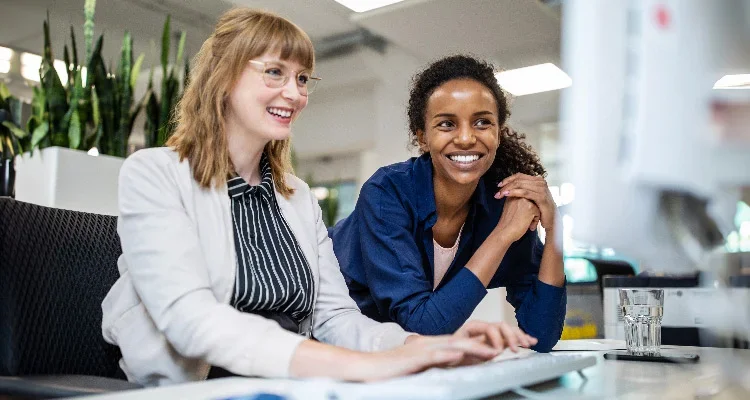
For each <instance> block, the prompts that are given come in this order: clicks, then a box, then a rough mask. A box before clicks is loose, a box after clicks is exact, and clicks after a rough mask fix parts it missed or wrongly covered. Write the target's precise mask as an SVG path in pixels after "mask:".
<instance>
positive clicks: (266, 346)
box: [102, 148, 409, 386]
mask: <svg viewBox="0 0 750 400" xmlns="http://www.w3.org/2000/svg"><path fill="white" fill-rule="evenodd" d="M287 181H288V184H289V185H290V186H291V187H293V188H294V189H295V192H294V194H293V195H292V196H291V197H290V198H289V199H286V198H284V197H283V196H281V195H280V194H279V193H278V192H277V193H276V198H277V200H278V203H279V206H280V209H281V213H282V214H283V215H284V218H285V219H286V221H287V222H288V223H289V226H290V227H291V229H292V231H293V232H294V234H295V236H296V238H297V241H298V242H299V244H300V247H301V248H302V251H303V252H304V254H305V257H306V258H307V261H308V263H309V264H310V268H311V269H312V274H313V278H314V283H315V291H316V293H315V302H314V304H315V305H314V310H313V313H312V317H311V319H312V322H311V324H312V325H311V328H312V333H313V335H314V336H315V338H317V339H318V340H320V341H321V342H325V343H330V344H333V345H337V346H343V347H346V348H350V349H355V350H361V351H378V350H386V349H390V348H393V347H396V346H398V345H401V344H403V343H404V340H405V339H406V337H407V336H408V335H409V333H407V332H405V331H404V330H403V329H401V327H399V326H398V325H396V324H393V323H385V324H381V323H378V322H375V321H373V320H371V319H369V318H367V317H365V316H363V315H362V314H361V313H360V311H359V309H358V308H357V305H356V303H355V302H354V301H353V300H352V299H351V298H350V297H349V292H348V289H347V287H346V283H345V282H344V278H343V276H342V275H341V272H340V271H339V265H338V262H337V260H336V257H335V256H334V253H333V247H332V244H331V240H330V239H329V238H328V235H327V232H326V229H325V226H324V225H323V221H322V218H321V211H320V207H319V206H318V202H317V200H316V199H315V197H314V196H313V195H312V193H311V192H310V189H309V187H308V186H307V185H306V184H305V183H304V182H303V181H302V180H300V179H298V178H296V177H294V176H292V175H288V176H287ZM119 187H120V189H119V211H120V216H119V219H118V222H117V231H118V233H119V235H120V240H121V242H122V250H123V254H122V255H121V256H120V259H119V260H118V268H119V270H120V278H119V279H118V280H117V282H116V283H115V284H114V286H113V287H112V289H111V290H110V291H109V294H107V297H106V298H105V299H104V302H103V303H102V311H103V315H104V316H103V320H102V333H103V335H104V339H105V340H106V341H107V342H109V343H112V344H115V345H117V346H119V347H120V350H121V352H122V359H121V360H120V366H121V367H122V369H123V371H125V374H126V375H127V377H128V379H129V380H130V381H135V382H138V383H140V384H143V385H146V386H154V385H161V384H169V383H178V382H185V381H192V380H200V379H205V378H206V376H207V375H208V370H209V368H210V366H211V365H215V366H219V367H222V368H225V369H227V370H228V371H231V372H233V373H235V374H239V375H247V376H262V377H286V376H288V375H289V364H290V361H291V358H292V355H293V353H294V351H295V349H296V348H297V346H298V345H299V344H300V343H301V342H302V341H303V340H305V337H304V336H301V335H297V334H294V333H291V332H289V331H286V330H284V329H282V328H281V327H280V326H279V325H278V324H277V323H276V322H275V321H272V320H268V319H265V318H263V317H260V316H257V315H254V314H248V313H243V312H240V311H237V310H236V309H234V308H233V307H232V306H230V305H229V301H230V298H231V296H232V291H233V290H234V281H235V274H236V270H237V264H236V256H235V248H234V236H233V235H234V233H233V230H232V217H231V209H230V207H231V204H230V201H231V200H230V198H229V195H228V194H227V189H226V185H224V186H223V187H221V188H218V189H204V188H201V187H200V186H199V185H198V183H197V182H196V181H195V179H193V176H192V172H191V170H190V166H189V164H188V161H187V160H185V161H183V162H180V161H179V157H178V155H177V154H176V153H175V152H174V151H172V150H171V149H168V148H154V149H146V150H141V151H138V152H137V153H135V154H133V155H131V156H130V157H128V159H127V160H125V163H124V164H123V166H122V169H121V171H120V180H119Z"/></svg>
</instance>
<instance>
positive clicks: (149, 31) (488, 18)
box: [0, 0, 560, 127]
mask: <svg viewBox="0 0 750 400" xmlns="http://www.w3.org/2000/svg"><path fill="white" fill-rule="evenodd" d="M83 3H84V0H24V1H11V0H0V7H2V9H3V12H2V13H0V45H5V46H9V47H13V48H17V49H22V50H26V51H30V52H35V53H40V52H41V49H42V45H43V37H42V21H43V19H44V16H45V14H46V12H47V11H49V14H50V20H51V36H52V41H53V52H55V54H56V57H57V58H62V47H63V44H64V43H66V42H67V43H69V41H70V39H69V37H70V33H69V31H70V26H71V25H72V26H74V28H75V32H76V35H77V38H78V42H79V44H78V47H79V54H80V53H81V52H82V47H83V46H82V45H81V42H82V25H83ZM553 3H554V2H553ZM235 5H238V6H247V7H257V8H263V9H267V10H271V11H274V12H276V13H279V14H281V15H282V16H284V17H287V18H289V19H290V20H292V21H294V22H295V23H296V24H298V25H299V26H300V27H301V28H302V29H304V30H305V31H306V32H307V33H308V34H309V35H310V37H311V38H312V39H313V42H316V43H318V44H320V43H322V41H324V40H325V39H326V38H329V37H331V36H334V35H340V34H345V33H347V32H352V31H354V30H356V29H357V28H358V27H364V28H366V29H367V30H369V31H370V32H371V33H373V34H375V35H378V36H381V37H383V38H385V39H386V40H387V41H388V42H389V44H391V45H394V46H398V47H399V48H400V49H401V50H403V51H405V52H406V53H409V54H411V55H412V56H414V57H415V58H416V59H418V60H419V61H420V62H421V63H427V62H429V61H430V60H432V59H435V58H438V57H440V56H442V55H446V54H451V53H456V52H469V53H473V54H476V55H478V56H481V57H484V58H487V59H489V60H491V61H493V62H495V63H496V64H497V65H498V66H499V67H501V68H504V69H509V68H516V67H521V66H527V65H532V64H538V63H542V62H553V63H556V64H558V65H559V58H560V57H559V54H560V16H559V7H556V6H553V7H549V6H547V5H545V2H543V1H539V0H406V1H404V2H402V3H398V4H395V5H392V6H388V7H384V8H381V9H377V10H373V11H370V12H367V13H361V14H356V13H352V12H350V11H349V10H348V9H347V8H345V7H344V6H341V5H340V4H338V3H336V2H335V1H333V0H285V1H278V0H231V1H222V0H99V1H98V2H97V9H96V17H95V18H96V19H95V24H96V25H95V32H96V34H97V35H99V34H101V33H102V32H103V31H104V32H105V51H104V55H105V59H110V60H117V59H119V54H118V49H119V47H120V41H121V38H122V35H123V32H124V31H125V30H128V31H130V32H131V33H132V34H133V37H134V41H135V43H134V53H135V54H136V55H137V54H140V53H144V54H146V61H145V63H144V69H145V68H148V67H149V66H151V65H154V64H156V63H158V62H159V61H158V59H159V52H160V47H159V45H158V43H159V42H160V40H161V39H160V38H161V31H162V26H163V23H164V18H165V15H166V14H170V15H171V16H172V30H173V35H174V36H175V37H176V36H177V35H178V33H177V32H179V31H181V30H185V31H186V32H187V43H186V54H188V55H192V54H195V53H196V52H197V51H198V49H199V48H200V45H201V44H202V42H203V41H204V40H205V38H206V37H207V36H208V35H209V33H210V32H211V30H212V27H213V24H214V22H215V21H216V19H217V18H218V16H219V15H221V13H223V12H224V11H226V10H227V9H229V8H231V7H232V6H235ZM175 42H176V40H173V46H174V43H175ZM152 43H153V44H152ZM346 57H348V56H347V55H343V56H342V57H340V58H339V59H338V61H337V60H328V59H326V60H323V61H321V63H320V64H321V65H320V67H321V69H325V67H326V66H325V64H326V63H332V64H333V63H336V62H338V63H339V64H341V63H342V61H344V60H347V58H346ZM351 60H352V62H353V63H355V64H352V65H355V66H356V65H357V64H356V63H358V62H359V63H361V60H359V59H357V58H351ZM367 70H368V69H367V68H358V69H357V71H362V72H361V75H362V76H359V77H357V79H361V80H364V81H367V80H368V79H370V80H371V79H373V78H374V77H368V76H367V74H368V72H367ZM370 70H371V68H370ZM326 81H327V83H329V82H331V79H330V78H328V77H327V79H326ZM331 83H332V82H331ZM558 102H559V92H548V93H540V94H534V95H529V96H522V97H519V98H516V99H515V100H514V105H513V116H512V119H513V121H515V122H518V123H520V124H522V125H524V126H526V127H533V126H538V125H539V124H543V123H548V122H554V121H556V120H557V113H558V111H557V108H558Z"/></svg>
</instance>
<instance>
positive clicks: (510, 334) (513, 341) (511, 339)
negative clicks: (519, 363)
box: [498, 322, 518, 352]
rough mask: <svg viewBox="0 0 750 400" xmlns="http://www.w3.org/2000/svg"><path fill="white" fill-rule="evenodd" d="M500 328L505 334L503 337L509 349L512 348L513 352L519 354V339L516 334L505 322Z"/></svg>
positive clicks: (500, 324)
mask: <svg viewBox="0 0 750 400" xmlns="http://www.w3.org/2000/svg"><path fill="white" fill-rule="evenodd" d="M498 326H499V327H500V330H501V331H502V332H503V337H504V338H505V342H506V343H507V344H508V347H510V349H511V350H512V351H513V352H518V337H516V334H515V332H514V331H513V330H512V329H511V328H510V326H508V324H506V323H504V322H501V323H499V324H498Z"/></svg>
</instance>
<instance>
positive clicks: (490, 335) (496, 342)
mask: <svg viewBox="0 0 750 400" xmlns="http://www.w3.org/2000/svg"><path fill="white" fill-rule="evenodd" d="M460 331H463V332H465V333H468V335H469V337H472V338H473V337H479V336H481V338H482V339H483V340H484V341H485V343H486V342H489V344H490V345H491V346H492V347H494V348H496V349H502V347H503V339H502V334H501V333H500V331H499V330H498V329H497V327H496V326H494V325H493V324H490V323H488V322H484V321H469V322H467V323H466V324H464V326H463V327H461V329H460ZM456 333H458V332H456Z"/></svg>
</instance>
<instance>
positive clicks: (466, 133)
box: [453, 126, 477, 147]
mask: <svg viewBox="0 0 750 400" xmlns="http://www.w3.org/2000/svg"><path fill="white" fill-rule="evenodd" d="M476 143H477V137H476V136H474V131H472V129H471V128H470V127H466V126H463V127H461V128H459V129H458V130H457V131H456V136H454V137H453V144H455V145H456V146H461V147H471V146H473V145H475V144H476Z"/></svg>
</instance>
